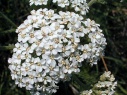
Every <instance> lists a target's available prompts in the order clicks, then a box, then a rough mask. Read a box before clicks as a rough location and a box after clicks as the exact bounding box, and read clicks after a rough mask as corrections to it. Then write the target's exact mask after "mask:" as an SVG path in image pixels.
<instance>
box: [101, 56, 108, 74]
mask: <svg viewBox="0 0 127 95" xmlns="http://www.w3.org/2000/svg"><path fill="white" fill-rule="evenodd" d="M101 59H102V61H103V64H104V67H105V69H106V71H107V72H108V67H107V64H106V62H105V60H104V57H103V56H101Z"/></svg>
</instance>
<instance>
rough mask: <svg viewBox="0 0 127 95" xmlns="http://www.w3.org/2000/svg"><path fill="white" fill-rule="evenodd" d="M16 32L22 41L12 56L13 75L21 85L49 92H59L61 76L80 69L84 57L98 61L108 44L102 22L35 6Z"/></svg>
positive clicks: (63, 78) (66, 75)
mask: <svg viewBox="0 0 127 95" xmlns="http://www.w3.org/2000/svg"><path fill="white" fill-rule="evenodd" d="M65 1H66V0H65ZM40 2H41V1H40ZM45 2H46V1H45ZM56 2H57V1H56ZM63 2H64V1H63ZM82 2H84V1H82ZM16 33H18V42H17V43H16V44H15V48H14V49H13V55H12V58H10V59H9V60H8V62H9V63H10V65H9V69H10V70H11V76H12V79H14V80H15V83H16V84H17V85H18V86H19V87H26V89H27V90H30V91H31V90H34V91H39V92H41V93H48V94H52V93H55V92H56V90H57V89H58V86H57V83H58V82H59V81H60V80H61V81H66V80H68V79H70V75H71V74H72V73H78V72H80V69H79V67H81V62H83V61H84V60H86V61H88V62H90V64H97V60H98V59H99V56H100V54H103V50H104V47H105V45H106V42H105V41H106V40H105V38H104V35H103V34H102V30H101V29H99V25H98V24H96V23H95V22H94V21H92V20H90V19H87V20H83V17H82V16H80V15H78V14H76V13H74V12H68V11H67V12H62V11H60V12H59V13H55V12H54V11H53V10H48V9H39V10H37V11H35V10H33V11H31V15H29V16H28V18H27V19H26V20H25V21H24V22H23V24H21V25H20V26H19V27H18V28H17V30H16ZM84 36H85V37H86V36H87V38H88V39H89V41H87V42H88V43H85V42H86V40H88V39H86V38H85V39H84ZM81 41H82V42H81ZM31 93H32V92H31ZM36 94H38V93H36Z"/></svg>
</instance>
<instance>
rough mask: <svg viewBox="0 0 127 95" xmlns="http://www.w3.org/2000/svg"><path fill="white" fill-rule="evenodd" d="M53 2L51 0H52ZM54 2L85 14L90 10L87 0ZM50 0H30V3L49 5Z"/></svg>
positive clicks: (55, 0) (58, 0) (60, 0)
mask: <svg viewBox="0 0 127 95" xmlns="http://www.w3.org/2000/svg"><path fill="white" fill-rule="evenodd" d="M50 2H51V1H50ZM52 2H53V3H57V4H58V6H59V7H62V8H64V7H66V6H70V7H72V8H74V10H75V11H76V12H80V13H81V14H82V15H85V14H86V13H87V12H88V9H89V7H88V5H87V3H86V0H52ZM47 3H48V0H30V5H33V4H35V5H47Z"/></svg>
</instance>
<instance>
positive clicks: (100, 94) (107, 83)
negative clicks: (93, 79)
mask: <svg viewBox="0 0 127 95" xmlns="http://www.w3.org/2000/svg"><path fill="white" fill-rule="evenodd" d="M116 86H117V82H116V81H115V78H114V76H113V75H112V74H111V72H110V71H108V72H105V73H104V74H103V75H101V76H100V81H98V83H96V84H95V85H94V86H93V88H92V90H86V91H83V92H82V93H81V94H80V95H114V93H115V91H114V89H115V88H116Z"/></svg>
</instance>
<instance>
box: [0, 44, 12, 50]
mask: <svg viewBox="0 0 127 95" xmlns="http://www.w3.org/2000/svg"><path fill="white" fill-rule="evenodd" d="M13 48H14V46H13V45H10V46H0V50H12V49H13Z"/></svg>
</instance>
